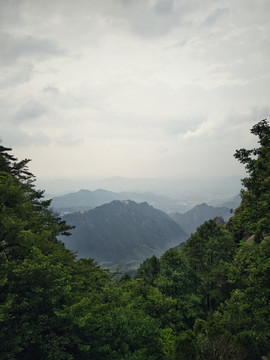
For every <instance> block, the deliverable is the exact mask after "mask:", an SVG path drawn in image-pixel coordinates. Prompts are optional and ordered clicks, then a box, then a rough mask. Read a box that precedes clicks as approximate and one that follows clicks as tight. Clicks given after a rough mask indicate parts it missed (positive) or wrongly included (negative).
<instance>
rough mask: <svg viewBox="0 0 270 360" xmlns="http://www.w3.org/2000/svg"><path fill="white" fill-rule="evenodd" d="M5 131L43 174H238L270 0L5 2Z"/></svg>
mask: <svg viewBox="0 0 270 360" xmlns="http://www.w3.org/2000/svg"><path fill="white" fill-rule="evenodd" d="M0 4H1V8H0V111H1V114H0V115H1V116H0V125H1V127H0V136H1V139H2V145H5V146H8V147H12V148H13V154H14V155H16V156H17V157H18V158H19V159H22V158H30V159H32V162H31V166H30V169H31V171H32V172H33V173H34V174H35V175H36V176H37V177H38V178H39V179H41V180H44V179H45V180H46V179H51V178H75V177H83V178H87V177H89V178H99V177H100V178H102V177H110V176H127V177H166V178H178V177H202V176H206V175H210V176H212V175H217V174H219V175H236V174H240V175H241V174H242V173H243V167H242V165H240V164H238V162H237V161H236V160H235V159H234V158H233V154H234V152H235V150H236V149H239V148H242V147H246V148H250V147H253V146H255V144H256V138H254V136H252V135H250V128H251V127H252V125H253V124H255V123H256V122H258V121H259V120H261V119H262V118H265V117H268V115H269V113H270V105H269V94H270V91H269V90H270V89H269V88H270V79H269V76H270V61H269V59H270V40H269V39H270V21H269V14H270V1H269V0H237V1H236V0H226V1H225V0H203V1H202V0H77V1H74V0H54V1H47V0H29V1H27V0H0Z"/></svg>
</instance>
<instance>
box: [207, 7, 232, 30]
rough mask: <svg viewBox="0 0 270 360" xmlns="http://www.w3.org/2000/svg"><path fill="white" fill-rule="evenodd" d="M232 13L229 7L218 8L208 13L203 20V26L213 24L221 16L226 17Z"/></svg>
mask: <svg viewBox="0 0 270 360" xmlns="http://www.w3.org/2000/svg"><path fill="white" fill-rule="evenodd" d="M229 13H230V9H228V8H222V9H221V8H217V9H216V10H215V11H214V12H213V13H212V14H210V15H208V16H207V17H206V19H205V21H204V22H203V24H202V25H203V26H213V25H214V24H216V23H217V21H218V20H220V18H221V17H225V16H227V15H228V14H229Z"/></svg>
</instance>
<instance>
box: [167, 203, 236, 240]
mask: <svg viewBox="0 0 270 360" xmlns="http://www.w3.org/2000/svg"><path fill="white" fill-rule="evenodd" d="M170 216H171V218H172V219H173V220H174V221H176V222H177V224H179V225H180V227H181V228H182V229H183V230H184V231H185V232H186V233H188V234H192V233H194V232H195V231H196V229H197V228H198V227H199V226H200V225H202V224H203V223H204V222H205V221H207V220H210V219H214V218H215V217H217V216H219V217H223V219H224V220H225V221H228V220H229V218H230V217H231V216H232V214H231V213H230V209H229V208H227V207H224V206H223V207H214V206H209V205H207V204H205V203H203V204H200V205H197V206H194V207H193V208H192V209H191V210H189V211H187V212H185V213H183V214H181V213H179V212H176V213H172V214H170Z"/></svg>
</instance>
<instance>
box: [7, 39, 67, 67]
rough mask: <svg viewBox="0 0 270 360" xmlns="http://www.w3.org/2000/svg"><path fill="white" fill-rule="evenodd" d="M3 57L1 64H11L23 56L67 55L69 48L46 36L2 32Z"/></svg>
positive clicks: (42, 57) (40, 57) (39, 57)
mask: <svg viewBox="0 0 270 360" xmlns="http://www.w3.org/2000/svg"><path fill="white" fill-rule="evenodd" d="M0 47H1V57H0V64H1V65H5V66H10V65H12V64H14V63H16V62H17V61H18V60H19V59H21V58H24V59H25V58H30V57H31V58H33V57H34V58H38V59H44V58H46V57H48V56H52V55H53V56H63V55H67V54H68V51H67V49H64V48H63V47H61V46H60V45H58V44H57V42H56V41H54V40H50V39H46V38H36V37H34V36H32V35H26V36H14V35H10V34H8V33H0Z"/></svg>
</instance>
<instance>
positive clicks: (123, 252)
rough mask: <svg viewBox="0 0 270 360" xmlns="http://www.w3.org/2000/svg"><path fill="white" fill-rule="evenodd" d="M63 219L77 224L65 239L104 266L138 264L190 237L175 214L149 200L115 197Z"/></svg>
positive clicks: (69, 246) (70, 245)
mask: <svg viewBox="0 0 270 360" xmlns="http://www.w3.org/2000/svg"><path fill="white" fill-rule="evenodd" d="M81 194H83V192H82V193H81ZM105 194H106V193H105ZM63 220H65V221H66V222H67V223H68V224H70V225H75V226H76V228H75V229H74V230H72V235H71V236H70V237H68V238H63V239H62V240H63V241H64V242H65V244H66V246H67V247H68V248H70V249H72V250H75V251H77V252H78V256H79V257H86V258H94V259H95V260H96V261H97V262H98V263H99V264H101V265H102V266H105V267H111V266H113V265H115V264H127V263H129V264H137V265H138V264H140V262H142V261H143V260H145V259H146V258H147V257H150V256H152V255H156V256H160V255H161V254H162V253H164V251H166V250H168V249H169V248H171V247H174V246H176V245H179V244H180V243H182V242H183V241H185V240H186V239H187V238H188V235H187V234H186V233H185V232H184V231H183V230H182V229H181V227H180V226H179V225H178V224H177V223H176V222H175V221H174V220H173V219H172V218H170V217H169V216H168V215H167V214H166V213H164V212H162V211H160V210H157V209H155V208H153V207H152V206H150V205H148V204H147V203H146V202H143V203H140V204H138V203H136V202H134V201H131V200H124V201H119V200H114V201H112V202H111V203H109V204H104V205H101V206H98V207H96V208H95V209H92V210H89V211H86V212H83V213H80V212H78V213H72V214H67V215H65V216H63Z"/></svg>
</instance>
